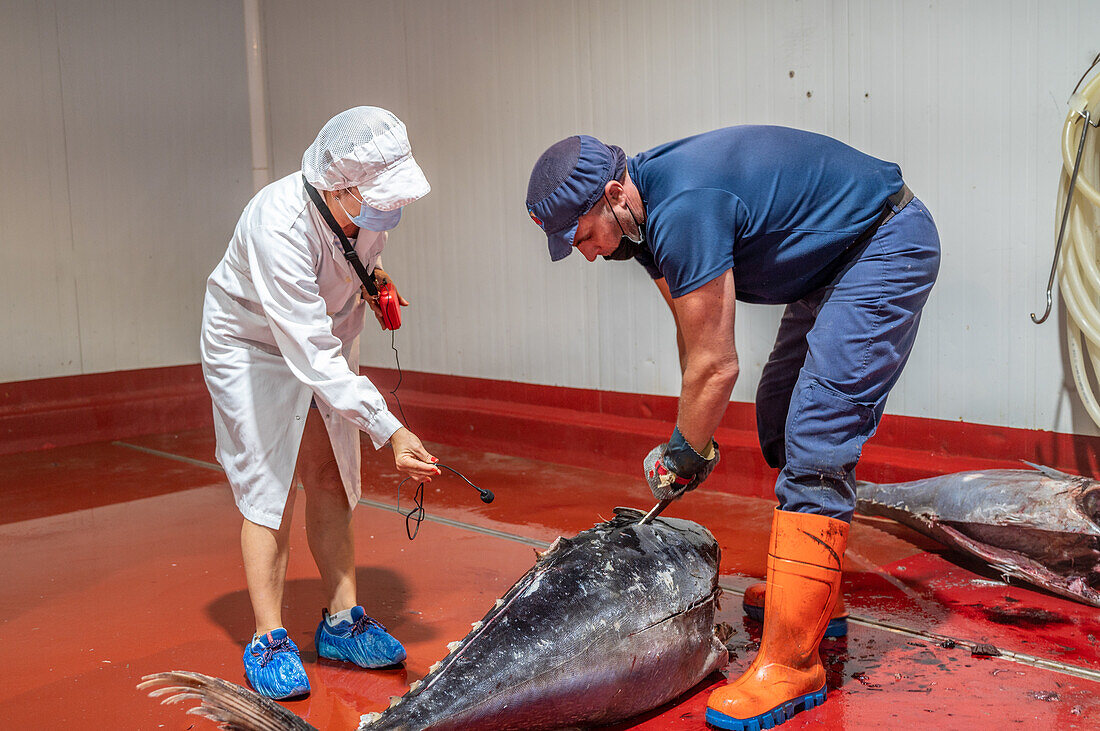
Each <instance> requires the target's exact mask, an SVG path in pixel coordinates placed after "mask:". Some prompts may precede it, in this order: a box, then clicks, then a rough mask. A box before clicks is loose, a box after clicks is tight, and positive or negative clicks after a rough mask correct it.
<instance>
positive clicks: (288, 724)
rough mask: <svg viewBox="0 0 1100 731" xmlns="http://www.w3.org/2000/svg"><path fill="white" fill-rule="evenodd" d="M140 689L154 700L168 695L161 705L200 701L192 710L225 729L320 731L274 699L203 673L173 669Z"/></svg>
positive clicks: (149, 678) (145, 681)
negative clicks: (146, 691) (147, 691)
mask: <svg viewBox="0 0 1100 731" xmlns="http://www.w3.org/2000/svg"><path fill="white" fill-rule="evenodd" d="M142 681H143V682H141V683H140V684H138V690H146V689H148V688H153V690H151V691H149V695H150V696H151V697H153V698H159V697H160V696H167V697H166V698H164V700H162V701H161V703H178V702H180V701H185V700H192V699H193V700H198V701H201V705H199V706H196V707H195V708H192V709H191V710H189V711H188V713H193V714H195V715H198V716H203V717H204V718H209V719H210V720H211V721H215V722H216V723H218V724H219V725H220V726H221V728H227V729H239V730H240V731H309V729H312V730H313V731H317V729H316V728H315V727H313V726H310V725H309V724H308V723H306V722H305V721H303V720H302V719H301V718H299V717H298V716H296V715H294V714H293V713H291V712H290V711H288V710H287V709H285V708H283V707H282V706H280V705H279V704H278V703H276V702H275V701H273V700H270V699H268V698H264V697H263V696H262V695H259V694H258V693H253V692H252V691H250V690H247V689H245V688H242V687H241V686H239V685H234V684H233V683H230V682H227V681H225V680H222V679H221V678H212V677H210V676H209V675H203V674H202V673H191V672H186V671H181V670H173V671H171V672H167V673H156V674H155V675H146V676H145V677H144V678H142Z"/></svg>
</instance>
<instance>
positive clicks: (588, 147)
mask: <svg viewBox="0 0 1100 731" xmlns="http://www.w3.org/2000/svg"><path fill="white" fill-rule="evenodd" d="M625 169H626V155H625V154H624V153H623V151H622V149H621V148H619V147H616V146H615V145H605V144H604V143H602V142H600V141H599V140H597V139H596V138H595V137H590V136H589V135H575V136H573V137H566V138H565V139H564V140H562V141H561V142H558V143H555V144H554V145H552V146H551V147H550V149H548V150H547V151H546V152H544V153H542V157H540V158H539V159H538V162H536V163H535V168H534V169H533V170H532V171H531V180H530V182H529V183H528V184H527V213H528V214H530V216H531V220H532V221H534V222H535V223H537V224H538V225H539V227H540V228H541V229H542V230H543V231H544V232H545V233H546V239H547V244H548V245H549V247H550V260H551V261H558V260H560V259H564V258H565V257H567V256H569V252H571V251H572V250H573V236H574V235H576V233H577V220H578V219H579V218H580V217H581V216H583V215H584V214H585V213H588V211H589V210H590V209H591V208H592V206H594V205H595V204H596V201H598V200H599V199H600V197H601V196H602V195H603V189H604V186H605V185H607V183H608V182H609V181H611V180H613V179H617V178H618V177H619V176H621V175H622V173H623V171H624V170H625Z"/></svg>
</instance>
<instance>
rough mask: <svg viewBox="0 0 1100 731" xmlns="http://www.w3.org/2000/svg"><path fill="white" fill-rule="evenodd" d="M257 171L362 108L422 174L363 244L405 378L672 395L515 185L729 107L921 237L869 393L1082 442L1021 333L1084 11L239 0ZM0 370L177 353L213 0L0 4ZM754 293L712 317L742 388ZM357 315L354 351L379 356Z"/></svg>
mask: <svg viewBox="0 0 1100 731" xmlns="http://www.w3.org/2000/svg"><path fill="white" fill-rule="evenodd" d="M261 6H262V13H263V18H264V33H265V48H266V53H267V59H266V72H267V84H268V89H267V91H268V100H269V112H270V129H271V144H272V162H273V174H274V175H277V176H278V175H283V174H285V173H287V172H290V171H291V170H294V169H297V167H298V165H299V160H300V157H301V153H302V150H303V149H304V148H305V146H306V145H308V144H309V142H310V141H311V140H312V138H313V136H314V134H315V133H316V131H317V129H318V128H319V127H320V125H321V124H322V123H323V122H324V121H325V120H326V119H328V118H329V117H330V116H332V115H333V114H334V113H336V112H338V111H340V110H341V109H344V108H347V107H349V106H353V105H355V104H377V105H379V106H384V107H387V108H390V109H392V110H393V111H394V112H396V113H397V114H398V115H399V116H400V117H401V118H402V119H404V120H405V122H406V123H407V124H408V126H409V130H410V134H411V136H412V139H413V143H414V147H415V149H416V154H417V158H418V160H419V161H420V163H421V165H422V167H423V168H424V169H425V171H426V172H427V174H428V177H429V180H430V181H431V183H432V186H433V191H432V193H431V194H430V195H428V196H427V197H426V198H425V199H423V200H422V201H419V202H417V203H416V204H414V205H412V206H410V207H409V209H407V210H406V212H405V217H404V220H403V222H402V225H401V227H400V228H398V229H397V230H396V231H395V232H394V233H393V235H392V237H391V244H390V246H389V249H388V250H387V252H386V256H385V259H386V264H387V268H388V269H389V270H390V271H391V273H392V274H393V275H394V277H395V279H396V280H397V281H398V283H399V285H400V286H401V289H402V292H403V293H404V294H405V295H406V296H408V297H409V299H411V300H412V301H413V307H411V308H409V309H408V310H407V311H406V313H405V321H406V323H407V324H406V326H405V327H404V328H403V329H402V330H401V331H400V332H399V334H398V336H397V340H398V344H399V346H400V348H401V353H402V356H403V364H404V365H405V366H406V367H408V368H414V369H419V370H426V371H434V372H443V373H454V374H459V375H467V376H478V377H485V378H499V379H509V380H518V381H526V382H533V383H546V384H556V385H568V386H577V387H588V388H598V389H610V390H623V391H637V392H656V393H665V394H675V393H676V392H677V391H678V387H679V369H678V367H677V362H676V355H675V346H674V338H673V327H672V320H671V317H670V316H669V314H668V312H667V311H666V309H665V307H664V305H663V303H662V302H661V301H660V299H659V297H658V295H657V293H656V291H655V289H654V288H653V287H652V285H651V284H650V283H649V282H648V280H647V278H646V276H645V274H644V272H642V271H641V269H640V268H638V267H635V266H631V265H629V264H621V263H608V262H602V261H601V262H598V263H596V264H594V265H593V264H588V263H587V262H584V261H583V260H582V259H581V257H579V256H572V257H570V258H569V259H567V260H566V261H564V262H560V263H558V264H551V263H550V262H549V260H548V257H547V256H546V252H545V245H544V243H543V241H542V238H541V234H540V232H539V231H538V229H537V228H536V227H535V226H534V225H533V224H531V223H530V221H529V219H528V218H527V215H526V212H525V209H524V205H523V198H524V194H525V191H526V184H527V177H528V174H529V172H530V168H531V165H532V163H533V162H534V160H535V159H536V158H537V156H538V155H539V154H540V153H541V152H542V150H543V149H545V147H546V146H548V145H549V144H551V143H552V142H554V141H556V140H558V139H560V138H562V137H565V136H567V135H570V134H574V133H577V132H586V133H590V134H594V135H596V136H598V137H601V138H602V139H605V140H606V141H609V142H615V143H618V144H620V145H622V146H623V147H624V148H625V149H626V150H627V152H628V153H635V152H638V151H641V150H644V149H646V148H648V147H650V146H652V145H655V144H659V143H661V142H664V141H667V140H670V139H675V138H677V137H681V136H685V135H689V134H693V133H696V132H700V131H703V130H707V129H712V128H715V127H720V126H723V125H728V124H738V123H773V124H786V125H792V126H797V127H802V128H805V129H810V130H814V131H818V132H823V133H826V134H830V135H833V136H835V137H837V138H839V139H841V140H844V141H846V142H848V143H850V144H852V145H854V146H856V147H858V148H860V149H862V150H865V151H866V152H868V153H870V154H873V155H876V156H879V157H882V158H885V159H889V160H894V161H897V162H898V163H899V164H900V165H901V166H902V168H903V170H904V171H905V176H906V180H907V181H908V182H909V183H910V185H911V187H912V188H913V189H914V190H915V191H916V192H917V194H918V195H919V196H921V198H922V199H924V200H925V202H926V203H927V204H928V205H929V206H930V208H931V210H932V212H933V215H934V216H935V218H936V220H937V222H938V224H939V227H940V232H941V236H942V239H943V250H944V256H943V264H942V268H941V275H940V281H939V283H938V284H937V287H936V289H935V291H934V293H933V296H932V298H931V300H930V301H929V304H928V307H927V310H926V313H925V318H924V322H923V324H922V330H921V335H920V337H919V338H918V343H917V346H916V349H915V351H914V353H913V356H912V359H911V361H910V364H909V367H908V368H907V370H906V373H905V375H904V376H903V378H902V381H901V382H900V383H899V385H898V387H897V389H896V390H895V392H894V395H893V396H892V397H891V403H890V406H889V408H890V410H891V411H893V412H895V413H904V414H910V415H917V416H930V417H936V418H942V419H962V420H966V421H972V422H981V423H990V424H1000V425H1006V426H1017V427H1027V428H1040V429H1055V430H1059V431H1076V432H1084V433H1097V430H1096V429H1095V427H1093V426H1092V425H1091V423H1090V422H1088V420H1087V419H1086V418H1084V417H1083V416H1082V411H1081V409H1080V408H1079V407H1078V406H1077V405H1076V401H1075V399H1076V397H1075V395H1074V394H1073V393H1072V380H1071V379H1069V378H1068V377H1067V375H1066V368H1065V364H1064V351H1065V344H1064V342H1063V340H1064V336H1063V334H1062V332H1061V330H1062V328H1061V324H1060V323H1059V322H1058V321H1057V320H1059V318H1060V312H1058V313H1056V315H1055V316H1053V317H1052V318H1051V320H1050V321H1049V322H1048V323H1047V324H1046V325H1044V326H1042V327H1036V326H1035V325H1033V324H1031V322H1030V321H1029V320H1028V317H1027V314H1028V313H1029V312H1031V311H1033V310H1034V309H1036V308H1037V307H1039V306H1040V304H1041V302H1042V286H1043V284H1044V283H1045V280H1046V272H1047V268H1048V266H1049V261H1050V255H1051V253H1052V250H1053V244H1054V241H1053V239H1054V232H1053V229H1054V220H1055V217H1056V209H1057V208H1058V202H1057V201H1056V200H1055V195H1056V182H1057V174H1058V169H1059V165H1060V159H1059V152H1058V144H1059V134H1060V129H1061V125H1062V121H1063V118H1064V114H1065V104H1064V102H1065V99H1066V97H1067V96H1068V94H1069V91H1070V89H1071V88H1072V85H1073V83H1075V82H1076V80H1077V77H1078V76H1079V74H1080V73H1081V71H1082V70H1083V69H1084V67H1085V65H1086V64H1087V62H1088V61H1089V60H1090V59H1091V58H1092V56H1093V55H1094V54H1095V53H1096V51H1097V50H1100V45H1098V41H1097V39H1098V38H1100V3H1097V2H1095V1H1092V0H1061V1H1058V2H1044V3H1039V2H1038V0H1012V1H1010V2H997V1H993V0H988V1H979V0H973V1H971V2H946V1H945V2H916V1H915V0H914V1H910V0H895V1H893V2H883V1H880V0H847V1H844V2H842V1H840V0H837V1H834V2H830V1H827V0H803V1H801V2H798V1H795V0H779V1H776V2H763V1H760V2H749V1H747V0H743V1H741V2H732V1H726V0H680V1H672V0H542V1H539V0H463V1H462V2H455V1H451V0H405V1H400V0H373V1H367V2H364V1H362V0H328V1H327V2H317V3H301V2H295V1H293V0H262V2H261ZM0 62H2V66H0V94H2V96H0V98H2V99H3V100H4V101H3V103H2V104H0V169H3V170H4V172H5V175H4V179H3V182H0V193H2V194H0V256H2V257H3V259H2V263H3V266H2V267H0V286H2V287H3V290H4V294H5V297H4V299H5V305H6V306H5V308H4V309H3V312H2V314H0V328H2V330H0V334H2V336H3V338H4V341H5V344H6V345H8V347H6V348H4V349H2V351H0V381H6V380H17V379H20V378H31V377H40V376H48V375H62V374H68V373H83V372H92V371H99V370H112V369H116V368H138V367H144V366H154V365H160V364H170V363H183V362H194V361H195V360H197V352H196V339H197V338H196V334H197V328H198V317H199V309H200V307H201V293H202V285H203V280H204V279H205V277H206V275H207V273H208V272H209V271H210V269H211V268H212V267H213V265H214V264H215V263H216V261H217V259H218V258H219V257H220V255H221V253H222V251H224V247H225V244H226V241H227V240H228V237H229V235H230V233H231V231H232V227H233V224H234V222H235V221H236V217H237V215H238V214H239V212H240V210H241V208H242V207H243V205H244V203H245V202H246V200H247V198H248V197H249V194H250V178H249V169H250V162H249V138H248V110H247V98H246V88H245V56H244V49H243V21H242V18H241V7H240V4H239V3H236V2H219V1H215V0H207V1H205V2H188V3H169V2H167V1H165V0H157V1H155V2H148V1H142V0H93V1H91V2H88V1H78V0H37V1H35V2H20V1H19V0H0ZM779 314H780V313H779V311H778V308H768V307H759V306H755V307H754V306H747V305H743V306H740V308H739V311H738V346H739V350H740V355H741V361H742V369H743V376H742V379H741V381H740V382H739V383H738V385H737V388H736V389H735V391H734V398H735V399H737V400H751V398H752V395H753V392H754V389H755V385H756V380H757V379H758V377H759V373H760V369H761V368H762V366H763V363H764V361H765V360H766V358H767V355H768V352H769V350H770V347H771V340H772V337H773V335H774V332H775V327H776V324H777V322H778V318H779ZM387 346H388V341H387V339H386V338H385V337H383V336H380V335H378V334H377V333H375V331H373V330H371V329H368V334H367V336H366V337H365V338H364V361H365V362H368V363H374V364H379V365H390V364H392V353H391V352H390V350H389V348H388V347H387Z"/></svg>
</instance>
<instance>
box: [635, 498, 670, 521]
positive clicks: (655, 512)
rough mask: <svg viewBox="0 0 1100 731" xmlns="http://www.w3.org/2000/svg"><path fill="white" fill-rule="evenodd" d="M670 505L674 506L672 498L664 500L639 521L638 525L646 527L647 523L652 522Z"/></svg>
mask: <svg viewBox="0 0 1100 731" xmlns="http://www.w3.org/2000/svg"><path fill="white" fill-rule="evenodd" d="M669 505H672V498H669V499H668V500H662V501H661V502H659V503H657V504H656V505H654V506H653V510H650V511H649V512H648V513H646V514H645V516H644V517H643V518H642V519H641V520H639V521H638V525H645V524H646V523H648V522H650V521H651V520H653V519H654V518H656V517H657V516H658V515H660V514H661V513H663V512H664V511H665V508H667V507H668V506H669Z"/></svg>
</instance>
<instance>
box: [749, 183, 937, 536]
mask: <svg viewBox="0 0 1100 731" xmlns="http://www.w3.org/2000/svg"><path fill="white" fill-rule="evenodd" d="M939 263H940V240H939V234H938V233H937V232H936V224H935V223H934V222H933V220H932V216H931V214H930V213H929V212H928V209H927V208H926V207H925V206H924V204H923V203H921V201H920V200H919V199H916V198H914V199H913V200H912V201H911V202H910V203H909V205H907V206H906V207H905V208H903V209H902V210H901V211H900V212H899V213H897V214H896V215H895V216H894V217H893V218H891V219H890V220H889V221H887V222H886V223H884V224H883V225H882V226H880V227H879V229H878V231H876V232H875V234H874V235H873V236H872V237H871V238H870V239H868V240H867V241H866V242H864V243H863V244H861V245H860V246H859V247H858V248H857V249H856V250H855V251H854V252H852V253H851V254H850V255H849V259H848V260H847V262H846V264H845V265H844V267H843V268H842V269H841V270H840V271H839V272H838V273H837V274H836V276H835V277H834V278H833V280H832V281H831V282H830V283H829V284H828V285H827V286H825V287H822V288H821V289H818V290H816V291H814V292H812V293H811V294H810V295H808V296H807V297H805V298H804V299H801V300H799V301H798V302H795V303H793V304H790V305H787V309H786V311H785V312H784V313H783V320H782V322H781V323H780V325H779V334H778V335H777V337H776V340H775V347H774V348H773V349H772V353H771V356H770V357H769V358H768V362H767V364H766V365H765V366H764V372H763V374H762V376H761V378H760V385H759V387H758V388H757V391H756V420H757V430H758V432H759V436H760V447H761V449H762V450H763V452H764V458H765V459H766V460H767V461H768V464H770V465H771V466H772V467H775V468H779V469H780V473H779V478H778V480H777V481H776V485H775V495H776V497H777V498H778V499H779V507H780V509H782V510H788V511H792V512H802V513H817V514H820V515H826V516H829V517H831V518H838V519H840V520H844V521H850V520H851V519H852V513H853V512H854V510H855V474H854V470H855V467H856V463H857V462H858V461H859V457H860V453H861V452H862V450H863V444H864V442H866V441H867V439H868V438H869V437H870V436H871V435H872V434H874V432H875V429H876V427H877V426H878V422H879V419H881V418H882V412H883V409H884V408H885V407H886V397H887V396H888V395H889V393H890V389H891V388H893V387H894V384H895V383H897V380H898V377H899V376H900V375H901V370H902V368H903V367H904V366H905V362H906V360H908V358H909V353H910V352H911V351H912V349H913V341H914V339H915V338H916V335H917V325H918V324H919V323H920V315H921V309H922V308H923V307H924V303H925V302H926V301H927V300H928V293H929V291H930V290H931V289H932V284H933V283H934V282H935V281H936V274H937V273H938V271H939Z"/></svg>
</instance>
